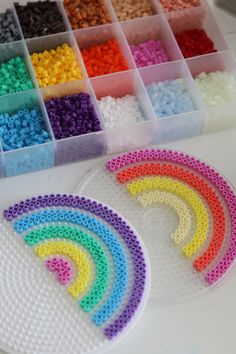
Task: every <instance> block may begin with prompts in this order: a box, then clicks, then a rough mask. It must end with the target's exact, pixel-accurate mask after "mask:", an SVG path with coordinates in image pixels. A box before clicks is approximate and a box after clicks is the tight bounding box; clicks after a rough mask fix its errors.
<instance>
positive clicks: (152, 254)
mask: <svg viewBox="0 0 236 354" xmlns="http://www.w3.org/2000/svg"><path fill="white" fill-rule="evenodd" d="M107 161H108V160H105V159H104V161H103V162H102V163H101V164H100V165H99V166H97V167H96V168H94V169H93V170H92V171H90V172H89V173H88V174H87V175H86V176H85V177H84V179H83V180H82V181H81V182H80V183H79V185H78V186H77V189H76V191H75V193H79V194H80V195H84V196H87V197H91V198H96V199H99V200H101V201H102V202H104V203H106V204H108V205H110V206H112V207H113V208H115V209H116V210H118V211H119V212H120V213H122V214H123V215H125V216H126V218H127V219H128V220H130V222H131V223H132V225H134V227H135V228H136V229H137V230H138V232H139V234H140V236H141V237H142V239H143V242H144V244H145V246H146V249H147V251H148V255H149V258H150V262H151V271H152V286H151V294H150V298H151V299H152V300H154V301H157V302H159V303H168V304H173V303H177V302H183V301H186V300H188V299H191V298H193V297H195V296H198V295H200V294H202V293H204V292H206V291H207V290H209V289H211V288H212V287H213V285H211V286H210V285H209V284H208V283H207V282H206V280H205V279H204V275H203V273H200V272H197V271H196V270H195V269H194V268H193V260H194V259H196V258H197V256H198V255H200V254H201V253H202V249H200V250H199V251H198V252H197V253H196V255H195V256H194V257H192V258H190V259H188V258H186V257H185V256H184V255H183V253H182V250H181V247H177V246H176V245H175V244H174V242H173V240H172V239H171V237H170V236H171V234H172V233H173V232H174V231H175V230H176V228H177V227H178V223H179V220H178V217H177V214H176V212H175V211H174V209H171V208H169V207H168V206H166V205H165V204H159V205H155V206H149V207H145V208H144V207H142V206H141V205H140V203H139V201H138V200H137V197H136V198H134V197H132V196H131V195H130V194H129V193H128V191H127V188H126V185H122V184H120V183H119V182H118V181H117V179H116V173H111V172H109V171H108V170H107V169H106V166H105V164H106V162H107ZM159 162H160V161H159ZM143 163H145V162H143ZM140 164H142V162H141V163H140V162H139V163H138V164H136V163H133V164H131V165H132V166H135V165H140ZM128 167H129V166H128ZM186 169H187V170H189V169H188V168H186ZM120 171H122V168H121V169H120V170H119V172H120ZM199 176H200V177H201V178H202V179H204V180H205V182H207V179H205V178H204V177H202V175H199ZM141 179H142V178H141ZM211 187H212V189H213V190H214V192H215V193H216V195H217V196H218V198H219V199H220V202H221V205H222V206H223V209H224V213H225V217H226V222H227V231H226V234H225V241H224V245H223V247H222V249H221V252H220V254H219V255H218V256H217V258H216V259H215V260H214V262H213V263H212V264H211V267H212V266H214V265H215V264H216V262H217V260H219V258H220V257H221V256H222V254H223V253H224V250H225V248H226V246H227V244H228V240H229V237H230V231H231V222H230V217H229V213H228V208H227V205H226V203H225V201H224V199H223V198H222V196H221V194H219V192H218V190H217V189H216V188H214V186H213V185H211ZM194 192H195V193H196V194H197V196H198V197H199V198H200V199H201V201H202V202H203V204H204V205H205V207H206V208H207V211H208V218H209V227H208V232H207V238H206V242H205V243H204V247H206V245H208V244H209V242H210V239H211V236H212V215H211V212H210V210H209V206H208V205H207V203H206V201H205V199H203V198H202V196H201V194H200V193H198V192H197V191H196V190H194ZM189 213H190V214H191V220H192V225H191V229H190V230H189V233H188V237H187V238H186V239H185V240H184V243H182V244H186V243H187V241H189V240H190V239H191V237H192V235H193V231H194V229H195V226H196V225H195V217H194V215H193V213H192V210H191V208H189ZM207 269H208V268H207ZM207 269H206V270H207Z"/></svg>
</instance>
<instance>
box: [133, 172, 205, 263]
mask: <svg viewBox="0 0 236 354" xmlns="http://www.w3.org/2000/svg"><path fill="white" fill-rule="evenodd" d="M127 189H128V192H129V193H130V194H131V195H132V196H134V197H135V196H137V195H138V194H141V193H144V192H147V191H155V190H161V191H163V190H164V191H167V192H169V193H173V194H174V195H177V196H178V197H180V198H182V199H183V200H185V201H186V202H187V203H188V204H189V206H190V207H191V209H192V211H193V214H194V216H195V219H196V230H195V233H194V235H193V237H192V239H191V241H190V242H189V243H188V244H187V245H186V246H184V247H183V253H184V254H185V256H186V257H192V256H193V255H194V254H196V253H197V252H198V250H199V249H200V248H201V246H202V245H203V244H204V242H205V241H206V237H207V232H208V228H209V218H208V213H207V209H206V207H205V205H204V203H203V202H202V200H201V198H200V197H199V195H198V194H197V193H196V192H195V191H193V190H192V189H191V188H190V187H188V186H187V185H186V184H184V183H182V182H179V181H177V180H174V179H172V178H168V177H159V176H158V177H146V178H143V179H139V180H136V181H134V182H131V183H129V184H127Z"/></svg>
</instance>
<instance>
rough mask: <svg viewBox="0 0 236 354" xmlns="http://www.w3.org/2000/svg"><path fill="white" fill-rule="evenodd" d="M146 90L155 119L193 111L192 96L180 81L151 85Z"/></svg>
mask: <svg viewBox="0 0 236 354" xmlns="http://www.w3.org/2000/svg"><path fill="white" fill-rule="evenodd" d="M146 89H147V92H148V95H149V98H150V100H151V103H152V106H153V108H154V111H155V113H156V116H157V117H166V116H171V115H176V114H181V113H185V112H191V111H194V110H195V106H194V102H193V99H192V96H191V94H190V93H189V91H188V89H187V87H186V84H185V83H184V81H183V80H182V79H178V80H167V81H164V82H158V83H152V84H151V85H148V86H146Z"/></svg>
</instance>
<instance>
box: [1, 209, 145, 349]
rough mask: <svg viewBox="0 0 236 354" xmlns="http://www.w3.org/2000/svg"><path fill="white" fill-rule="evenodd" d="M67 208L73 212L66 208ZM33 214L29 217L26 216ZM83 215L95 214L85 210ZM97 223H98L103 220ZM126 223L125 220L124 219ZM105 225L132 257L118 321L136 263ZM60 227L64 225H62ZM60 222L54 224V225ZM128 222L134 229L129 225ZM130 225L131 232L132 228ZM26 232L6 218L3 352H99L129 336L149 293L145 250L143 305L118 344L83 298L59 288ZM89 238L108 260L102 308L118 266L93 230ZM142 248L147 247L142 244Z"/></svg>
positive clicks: (3, 271) (129, 261) (2, 235)
mask: <svg viewBox="0 0 236 354" xmlns="http://www.w3.org/2000/svg"><path fill="white" fill-rule="evenodd" d="M55 209H58V208H46V209H45V210H55ZM59 209H60V208H59ZM62 209H64V210H65V209H66V210H72V209H69V208H64V207H63V208H61V210H62ZM73 210H75V209H73ZM40 211H42V209H37V211H35V212H40ZM78 211H79V209H78ZM33 213H34V212H30V213H27V216H30V215H32V214H33ZM84 214H86V215H90V213H86V212H84ZM25 216H26V214H25V215H22V216H20V217H18V218H17V219H16V220H14V221H18V220H19V219H20V218H21V217H25ZM121 218H122V217H121ZM97 220H99V218H98V217H97ZM100 220H101V219H100ZM122 220H123V221H126V220H125V219H124V218H122ZM14 221H13V222H14ZM126 222H127V221H126ZM104 223H105V225H107V226H108V227H109V228H110V229H111V230H112V231H113V233H114V234H115V235H116V237H117V238H118V239H119V242H120V244H121V245H122V248H123V251H124V252H125V254H126V257H127V265H128V270H129V275H128V276H129V277H128V286H127V288H126V294H125V296H124V298H123V300H122V302H121V303H120V304H119V307H117V312H116V316H115V317H117V313H118V314H119V312H120V311H121V310H122V309H123V308H124V307H125V305H126V303H127V300H128V297H129V294H130V290H131V287H132V284H133V281H132V280H133V269H132V261H131V258H130V254H129V251H128V248H127V247H126V246H125V242H124V241H123V239H122V238H121V236H120V235H119V233H118V232H116V231H115V230H114V229H112V228H111V225H110V224H108V223H106V222H104ZM56 224H58V225H59V224H60V225H63V223H56ZM56 224H55V223H52V225H56ZM127 224H128V225H129V223H128V222H127ZM45 225H46V226H49V223H45V224H42V225H38V226H36V227H35V226H34V227H33V229H32V230H36V229H40V228H42V227H44V226H45ZM66 225H68V223H66ZM73 227H77V228H78V229H79V230H83V231H85V232H87V233H88V230H86V229H85V228H83V227H80V226H78V225H77V226H76V225H73ZM130 227H131V229H132V226H131V225H130ZM132 230H134V229H132ZM134 232H135V230H134ZM26 233H27V232H25V233H23V234H18V233H16V232H15V231H14V230H13V224H12V223H10V222H7V221H5V220H4V221H2V222H1V225H0V323H1V325H0V348H1V349H3V350H5V351H7V352H8V353H12V354H15V353H16V354H18V353H22V354H50V353H51V354H55V353H62V354H63V353H65V354H70V353H71V354H74V353H76V354H82V353H83V354H84V353H93V352H96V353H98V352H100V351H101V352H104V351H105V350H106V349H108V348H110V347H111V346H112V345H114V344H115V343H116V342H117V341H118V340H120V339H121V338H122V337H123V336H124V335H126V333H127V332H128V331H129V330H130V328H131V327H132V326H133V325H134V324H135V322H136V321H137V320H138V318H139V317H140V315H141V313H142V311H143V308H144V306H145V304H146V301H147V297H148V293H149V284H150V276H149V262H148V259H147V255H146V251H145V249H144V248H143V252H144V255H145V260H146V264H147V274H146V282H145V283H146V287H145V291H144V294H143V298H142V302H141V303H140V306H139V308H138V310H137V311H136V314H135V315H134V316H133V318H132V319H131V321H130V323H129V325H128V326H126V328H125V329H124V330H123V331H122V332H121V333H120V334H119V335H118V336H117V337H115V338H114V339H113V340H108V339H107V338H106V337H105V336H104V334H103V331H102V328H101V327H97V326H95V325H94V324H93V323H92V321H91V314H87V313H85V312H83V311H82V309H81V308H80V306H79V301H78V299H76V300H74V299H72V297H70V295H69V294H68V292H67V288H66V286H64V287H63V286H62V285H61V284H59V282H58V281H57V279H56V276H55V274H53V273H51V272H49V271H48V269H47V268H46V267H45V264H44V262H43V261H42V260H41V259H39V258H37V256H36V254H35V253H34V249H33V248H31V247H29V246H27V245H26V243H25V241H24V234H26ZM89 234H91V236H92V237H93V238H94V239H96V241H97V242H99V244H100V245H101V247H103V248H104V251H105V252H106V254H107V256H108V257H107V258H108V260H109V271H110V277H109V284H108V287H107V291H106V295H105V297H104V298H103V300H102V301H101V303H100V304H99V306H100V305H101V304H102V303H104V302H105V301H106V299H107V297H108V296H109V293H110V291H111V287H112V283H113V281H114V267H113V263H112V259H111V258H110V255H109V252H108V251H107V249H106V247H105V245H104V244H103V242H102V241H101V240H100V239H99V237H98V236H97V235H96V234H94V233H93V232H92V231H91V232H89ZM135 234H136V232H135ZM140 244H141V247H142V241H141V243H140ZM93 272H94V269H93ZM93 276H94V274H93ZM73 279H74V278H72V281H73ZM97 307H98V306H97ZM112 320H114V316H113V317H112V318H111V319H110V323H111V322H112ZM103 328H104V327H103Z"/></svg>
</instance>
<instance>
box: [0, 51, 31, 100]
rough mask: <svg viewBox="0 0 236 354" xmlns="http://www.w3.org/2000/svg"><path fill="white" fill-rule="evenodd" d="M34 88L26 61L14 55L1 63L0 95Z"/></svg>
mask: <svg viewBox="0 0 236 354" xmlns="http://www.w3.org/2000/svg"><path fill="white" fill-rule="evenodd" d="M33 88H34V85H33V82H32V80H31V77H30V74H29V72H28V68H27V65H26V62H25V60H24V59H23V58H21V57H14V58H12V59H10V60H8V61H6V62H3V63H1V64H0V96H3V95H7V94H10V93H15V92H20V91H26V90H31V89H33Z"/></svg>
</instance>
